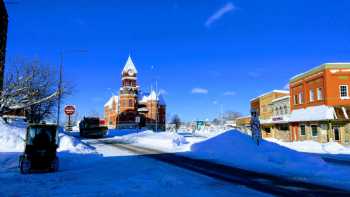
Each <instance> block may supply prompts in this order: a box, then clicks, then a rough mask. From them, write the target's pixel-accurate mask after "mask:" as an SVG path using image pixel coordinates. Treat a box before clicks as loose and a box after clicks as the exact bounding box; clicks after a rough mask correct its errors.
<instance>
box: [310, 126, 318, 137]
mask: <svg viewBox="0 0 350 197" xmlns="http://www.w3.org/2000/svg"><path fill="white" fill-rule="evenodd" d="M311 132H312V137H317V132H318V131H317V125H311Z"/></svg>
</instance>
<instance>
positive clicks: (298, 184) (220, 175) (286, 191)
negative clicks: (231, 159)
mask: <svg viewBox="0 0 350 197" xmlns="http://www.w3.org/2000/svg"><path fill="white" fill-rule="evenodd" d="M97 143H103V144H106V145H108V146H112V147H115V148H117V149H124V150H127V151H130V152H133V153H136V154H139V155H143V156H144V157H148V158H152V159H155V160H158V161H161V162H165V163H167V164H170V165H173V166H177V167H180V168H183V169H186V170H190V171H193V172H196V173H199V174H202V175H206V176H208V177H212V178H215V179H218V180H222V181H225V182H228V183H231V184H235V185H242V186H245V187H248V188H251V189H254V190H256V191H260V192H264V193H268V194H272V195H277V196H297V195H302V196H350V192H349V191H344V190H340V189H335V188H332V187H327V186H321V185H316V184H311V183H305V182H302V181H298V180H293V179H290V178H286V177H279V176H273V175H269V174H264V173H257V172H253V171H247V170H243V169H239V168H234V167H230V166H225V165H221V164H217V163H213V162H210V161H204V160H199V159H192V158H188V157H184V156H180V155H178V154H170V153H163V152H160V151H157V150H153V149H147V148H143V147H137V146H133V145H130V144H122V143H118V142H115V141H111V140H99V141H98V142H97Z"/></svg>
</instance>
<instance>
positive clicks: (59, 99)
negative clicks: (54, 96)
mask: <svg viewBox="0 0 350 197" xmlns="http://www.w3.org/2000/svg"><path fill="white" fill-rule="evenodd" d="M86 52H87V50H86V49H76V50H66V51H65V50H62V51H61V52H60V69H59V81H58V106H57V126H59V124H60V113H61V97H62V78H63V61H64V55H65V54H70V53H86Z"/></svg>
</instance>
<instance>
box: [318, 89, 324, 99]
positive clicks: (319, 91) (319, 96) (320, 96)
mask: <svg viewBox="0 0 350 197" xmlns="http://www.w3.org/2000/svg"><path fill="white" fill-rule="evenodd" d="M317 100H319V101H322V100H323V92H322V88H317Z"/></svg>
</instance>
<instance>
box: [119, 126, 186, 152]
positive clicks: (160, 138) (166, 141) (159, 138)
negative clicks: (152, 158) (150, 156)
mask: <svg viewBox="0 0 350 197" xmlns="http://www.w3.org/2000/svg"><path fill="white" fill-rule="evenodd" d="M116 132H118V131H116ZM129 132H130V134H127V135H123V136H115V137H113V140H114V141H116V142H121V143H128V144H133V145H137V146H143V147H148V148H153V149H157V150H162V151H167V152H169V151H170V152H171V151H175V150H177V149H179V148H181V146H182V145H185V144H188V142H187V141H186V139H185V137H183V136H181V135H179V134H177V133H173V132H153V131H151V130H147V131H142V132H131V131H129Z"/></svg>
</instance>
